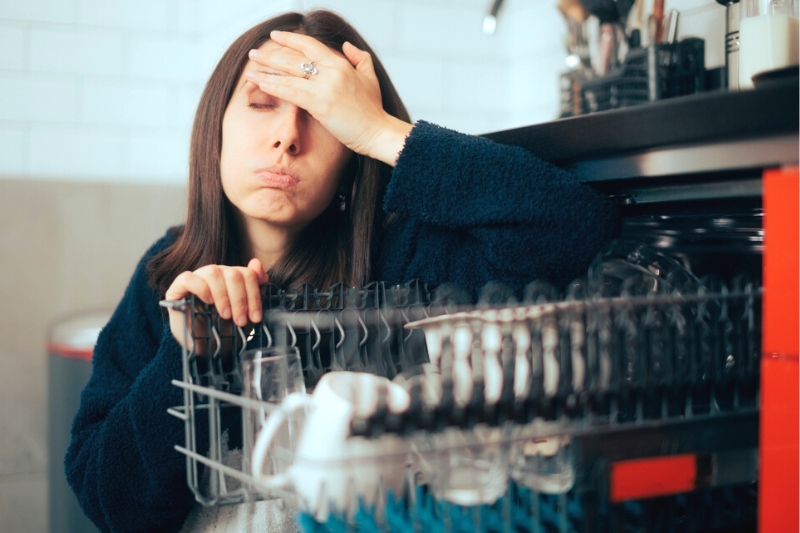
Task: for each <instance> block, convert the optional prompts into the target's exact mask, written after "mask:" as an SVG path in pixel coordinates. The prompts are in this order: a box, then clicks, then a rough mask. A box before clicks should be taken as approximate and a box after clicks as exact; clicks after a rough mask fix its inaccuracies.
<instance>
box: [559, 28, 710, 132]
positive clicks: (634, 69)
mask: <svg viewBox="0 0 800 533" xmlns="http://www.w3.org/2000/svg"><path fill="white" fill-rule="evenodd" d="M704 89H705V41H703V39H698V38H694V37H692V38H687V39H684V40H682V41H679V42H676V43H660V44H655V45H651V46H648V47H645V48H634V49H631V50H630V51H629V52H628V54H627V56H626V58H625V62H624V63H623V64H622V66H621V67H619V68H618V69H616V70H615V71H613V72H611V73H610V74H608V75H606V76H602V77H589V76H586V75H585V74H582V73H581V72H580V71H570V72H566V73H564V74H562V76H561V113H560V116H561V117H562V118H563V117H569V116H576V115H583V114H587V113H595V112H598V111H606V110H609V109H616V108H619V107H630V106H634V105H639V104H643V103H647V102H654V101H656V100H663V99H666V98H673V97H675V96H685V95H688V94H694V93H698V92H702V91H703V90H704Z"/></svg>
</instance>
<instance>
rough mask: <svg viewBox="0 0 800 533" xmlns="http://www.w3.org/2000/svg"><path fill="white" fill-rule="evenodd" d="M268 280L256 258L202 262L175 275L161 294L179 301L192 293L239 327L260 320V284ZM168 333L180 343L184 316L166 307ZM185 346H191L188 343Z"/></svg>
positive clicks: (182, 336) (183, 335) (183, 331)
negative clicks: (242, 264)
mask: <svg viewBox="0 0 800 533" xmlns="http://www.w3.org/2000/svg"><path fill="white" fill-rule="evenodd" d="M268 281H269V276H268V275H267V273H266V272H264V267H263V266H262V264H261V261H260V260H258V259H251V260H250V262H249V263H248V264H247V266H246V267H232V266H225V265H206V266H204V267H201V268H198V269H197V270H195V271H194V272H190V271H186V272H183V273H181V274H180V275H178V277H176V278H175V281H173V282H172V285H170V286H169V288H168V289H167V292H166V294H165V298H166V299H167V300H180V299H181V298H185V297H186V296H188V295H190V294H194V295H195V296H197V297H198V298H200V300H202V301H203V302H204V303H206V304H208V305H213V306H214V307H216V309H217V313H219V316H220V317H221V318H222V319H223V320H226V321H228V320H230V321H232V322H233V324H236V325H237V326H239V327H245V326H247V324H248V323H257V322H260V321H261V318H262V311H261V285H264V284H265V283H267V282H268ZM169 325H170V329H171V330H172V335H173V336H174V337H175V340H177V341H178V343H179V344H181V345H183V339H184V338H185V330H186V315H185V314H184V313H182V312H180V311H176V310H174V309H169ZM188 348H191V346H189V347H188Z"/></svg>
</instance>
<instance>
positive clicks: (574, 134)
mask: <svg viewBox="0 0 800 533" xmlns="http://www.w3.org/2000/svg"><path fill="white" fill-rule="evenodd" d="M799 94H800V91H799V90H798V80H797V79H790V80H784V81H781V82H775V83H772V84H769V85H768V86H765V87H762V88H758V89H754V90H748V91H731V92H728V91H716V92H708V93H700V94H695V95H691V96H682V97H677V98H672V99H668V100H661V101H657V102H652V103H649V104H642V105H638V106H633V107H629V108H624V109H615V110H611V111H604V112H600V113H595V114H590V115H583V116H579V117H570V118H565V119H559V120H554V121H552V122H547V123H543V124H536V125H533V126H525V127H521V128H515V129H511V130H504V131H498V132H493V133H489V134H486V135H485V136H486V137H488V138H490V139H492V140H494V141H497V142H500V143H503V144H510V145H515V146H521V147H523V148H525V149H527V150H530V151H531V152H533V153H535V154H536V155H538V156H539V157H541V158H542V159H545V160H547V161H552V162H554V163H567V162H573V161H579V160H586V159H593V158H597V157H609V156H622V155H625V154H629V153H636V152H641V151H644V150H648V149H653V148H664V147H668V146H676V145H687V144H702V143H704V142H712V141H722V140H726V139H742V138H755V137H764V136H772V135H777V134H785V133H791V132H794V133H795V134H796V133H797V132H798V95H799Z"/></svg>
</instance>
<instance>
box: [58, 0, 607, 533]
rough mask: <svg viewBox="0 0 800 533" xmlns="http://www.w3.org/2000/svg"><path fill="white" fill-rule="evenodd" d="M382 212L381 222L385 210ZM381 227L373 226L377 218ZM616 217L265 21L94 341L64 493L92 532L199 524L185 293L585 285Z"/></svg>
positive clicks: (219, 85)
mask: <svg viewBox="0 0 800 533" xmlns="http://www.w3.org/2000/svg"><path fill="white" fill-rule="evenodd" d="M381 202H383V209H381ZM384 211H385V212H384ZM618 225H619V220H618V216H617V213H616V210H615V208H614V206H613V204H612V203H611V202H610V201H609V200H608V199H607V198H604V197H603V196H601V195H599V194H598V193H596V192H595V191H593V190H592V189H590V188H589V187H586V186H584V185H582V184H580V183H578V182H577V181H576V180H575V179H574V178H573V177H572V176H570V175H569V174H567V173H565V172H563V171H561V170H559V169H558V168H556V167H554V166H552V165H549V164H547V163H545V162H543V161H541V160H540V159H538V158H536V157H534V156H532V155H531V154H530V153H528V152H526V151H524V150H522V149H519V148H512V147H506V146H500V145H497V144H494V143H492V142H490V141H488V140H486V139H482V138H477V137H471V136H467V135H462V134H458V133H456V132H452V131H449V130H446V129H443V128H439V127H437V126H434V125H432V124H428V123H425V122H418V123H416V124H415V125H412V124H411V123H410V122H409V117H408V114H407V112H406V111H405V108H404V107H403V104H402V103H401V101H400V99H399V97H398V95H397V93H396V91H395V90H394V88H393V87H392V84H391V82H390V81H389V78H388V76H387V74H386V72H385V70H384V69H383V67H382V65H381V64H380V62H379V61H378V60H377V59H376V58H375V57H374V54H372V52H371V50H370V48H369V46H368V45H367V44H366V43H365V42H364V41H363V39H362V38H361V37H360V36H359V35H358V33H357V32H356V31H355V30H354V29H353V28H352V27H351V26H349V25H348V24H347V23H346V22H345V21H343V20H342V19H341V18H340V17H338V16H337V15H334V14H332V13H330V12H326V11H315V12H311V13H308V14H306V15H300V14H286V15H282V16H279V17H275V18H273V19H270V20H268V21H266V22H264V23H262V24H259V25H258V26H256V27H254V28H253V29H251V30H249V31H248V32H246V33H245V34H244V35H242V36H241V37H240V38H239V39H237V40H236V42H234V43H233V44H232V45H231V47H230V48H229V49H228V51H227V52H226V53H225V55H224V56H223V57H222V59H221V60H220V62H219V64H218V65H217V67H216V69H215V71H214V73H213V74H212V76H211V78H210V80H209V82H208V84H207V86H206V89H205V91H204V93H203V96H202V98H201V100H200V104H199V106H198V111H197V115H196V118H195V124H194V129H193V133H192V142H191V155H190V178H189V210H188V215H187V221H186V224H185V226H183V227H181V228H177V229H173V230H171V231H169V232H168V233H167V235H165V236H164V237H163V238H162V239H161V240H159V241H158V242H157V243H156V244H155V245H154V246H153V247H152V248H151V249H150V250H149V251H148V252H147V253H146V254H145V256H144V257H143V258H142V260H141V261H140V263H139V265H138V267H137V269H136V271H135V273H134V275H133V278H132V280H131V282H130V285H129V286H128V288H127V290H126V292H125V295H124V297H123V299H122V301H121V302H120V304H119V306H118V308H117V309H116V311H115V313H114V315H113V316H112V318H111V320H110V321H109V323H108V325H107V326H106V327H105V328H104V329H103V331H102V333H101V335H100V337H99V339H98V343H97V346H96V349H95V354H94V370H93V374H92V378H91V380H90V382H89V384H88V385H87V386H86V388H85V390H84V392H83V395H82V398H81V407H80V410H79V412H78V415H77V416H76V418H75V422H74V425H73V431H72V443H71V445H70V448H69V450H68V453H67V457H66V470H67V477H68V479H69V481H70V483H71V485H72V487H73V488H74V490H75V492H76V494H77V495H78V499H79V500H80V502H81V504H82V506H83V508H84V510H85V512H86V514H87V515H88V516H89V517H90V518H91V519H92V520H93V521H94V522H95V523H96V524H97V525H98V527H100V529H102V530H104V531H139V530H142V531H153V530H158V531H177V530H178V529H180V528H181V526H182V524H183V523H184V521H185V520H186V517H187V515H188V513H189V511H190V509H191V508H192V505H193V497H192V494H191V493H190V492H189V490H188V489H187V486H186V472H185V460H184V458H183V456H181V455H180V454H179V453H177V452H175V451H174V445H175V444H180V443H182V442H183V440H184V434H183V424H182V423H181V422H180V421H178V420H176V419H174V418H172V417H170V416H169V415H168V414H167V412H166V410H167V408H168V407H171V406H175V405H178V404H180V403H181V401H182V396H181V391H180V390H179V389H178V388H176V387H173V386H171V385H170V380H172V379H180V378H181V375H182V374H181V349H180V345H179V342H182V340H183V338H184V336H183V323H182V320H181V315H180V314H177V313H173V312H172V311H170V312H169V316H168V317H167V316H164V315H163V312H162V309H161V308H160V307H159V305H158V302H159V300H161V299H163V298H166V299H179V298H182V297H184V296H187V295H189V294H195V295H197V296H198V297H199V298H201V299H202V300H203V301H205V302H206V303H208V304H213V305H214V306H216V308H217V310H218V311H219V313H220V315H221V316H222V317H223V318H225V319H229V320H232V321H233V322H235V323H236V324H237V325H245V324H247V323H248V322H258V321H259V320H261V318H262V314H261V313H262V311H261V301H260V293H259V286H260V285H263V284H264V283H266V282H267V281H269V282H271V283H276V284H278V285H281V286H284V287H289V286H292V285H296V284H299V283H312V284H314V285H315V286H317V287H323V288H324V287H328V286H330V285H332V284H333V283H335V282H339V281H346V282H347V283H349V284H351V285H355V286H363V285H364V284H365V283H366V282H368V281H371V280H384V281H389V282H396V283H400V282H404V281H408V280H410V279H413V278H420V279H422V280H423V281H425V282H427V283H429V284H431V285H438V284H440V283H443V282H447V281H453V282H457V283H459V284H461V285H462V286H465V287H466V288H469V289H472V290H476V289H477V288H479V287H480V286H482V285H483V284H485V283H487V282H488V281H491V280H499V281H503V282H505V283H508V284H510V285H512V286H514V287H516V288H518V289H519V288H521V287H522V286H524V285H525V284H526V283H527V282H529V281H532V280H534V279H546V280H548V281H550V282H553V283H557V284H558V283H564V282H566V281H568V280H570V279H572V278H573V277H575V276H576V275H578V274H580V273H581V272H582V271H583V269H585V267H586V266H587V265H588V263H589V261H590V259H591V257H592V256H593V255H594V254H595V253H596V252H597V250H598V249H599V248H600V247H601V246H602V245H603V244H604V243H605V242H606V241H608V240H609V239H610V238H612V237H613V236H614V234H615V232H616V231H617V228H618Z"/></svg>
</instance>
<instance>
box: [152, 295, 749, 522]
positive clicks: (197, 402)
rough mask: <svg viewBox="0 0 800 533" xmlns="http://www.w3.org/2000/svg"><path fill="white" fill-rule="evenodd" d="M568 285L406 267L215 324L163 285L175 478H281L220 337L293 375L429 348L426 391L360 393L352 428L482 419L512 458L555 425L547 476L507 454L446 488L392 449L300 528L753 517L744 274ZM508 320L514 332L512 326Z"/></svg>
mask: <svg viewBox="0 0 800 533" xmlns="http://www.w3.org/2000/svg"><path fill="white" fill-rule="evenodd" d="M539 289H541V287H539ZM529 292H530V291H529ZM533 292H534V293H535V294H539V295H541V294H547V293H548V291H547V290H544V291H543V290H538V291H533ZM574 296H575V295H574V294H573V295H572V299H565V298H564V297H563V295H560V294H559V295H554V294H552V293H551V294H550V296H549V297H548V298H544V299H539V300H535V301H531V299H530V298H529V299H528V300H527V301H523V302H519V301H517V300H516V299H515V297H514V295H513V293H512V292H511V291H508V290H507V289H505V288H504V287H502V286H490V287H487V288H485V289H484V291H483V295H482V298H481V300H480V301H479V303H478V304H477V305H470V304H468V303H467V302H468V298H467V297H466V296H465V295H464V294H463V293H460V292H459V291H458V290H456V289H455V288H453V287H444V288H440V290H439V291H436V292H432V291H430V290H428V288H427V287H425V286H424V284H421V283H419V282H412V283H409V284H406V285H400V286H388V285H386V284H384V283H373V284H371V285H369V286H367V287H365V288H364V289H362V290H356V289H354V288H352V287H347V286H345V285H337V286H335V287H333V288H331V289H329V290H328V291H324V292H322V291H317V290H316V289H314V288H313V287H311V286H303V287H301V288H299V289H296V290H292V291H283V290H280V289H278V288H277V287H274V286H268V287H267V289H266V291H265V296H264V305H265V309H266V310H267V312H266V313H265V317H264V320H263V322H262V323H261V324H257V325H255V326H254V327H251V328H245V329H243V328H236V327H234V328H231V327H226V325H225V324H224V323H223V322H222V321H221V320H220V318H219V316H218V315H217V314H216V312H215V311H214V310H213V309H212V308H209V307H208V306H206V305H205V304H203V303H202V302H199V301H195V300H193V299H188V300H184V301H180V302H169V303H166V304H167V305H171V306H173V307H175V308H178V309H182V310H183V311H184V312H186V313H187V319H188V320H189V323H190V324H192V325H193V329H191V330H189V331H187V339H186V342H185V343H184V345H185V346H191V347H192V349H191V350H187V349H184V378H183V380H182V381H175V382H173V383H174V385H176V386H178V387H181V388H182V389H183V391H184V405H182V406H177V407H175V408H174V409H171V410H170V412H171V414H173V415H175V416H177V417H179V418H181V419H182V420H184V422H185V427H186V445H185V446H176V449H178V450H179V451H180V452H181V453H183V454H184V455H186V461H187V481H188V484H189V486H190V488H191V490H192V491H193V492H194V494H195V496H196V498H197V500H198V501H199V502H200V503H202V504H203V505H207V506H210V505H226V504H238V503H243V502H251V501H255V500H260V499H264V498H273V497H281V498H289V499H296V497H297V495H296V494H294V493H293V492H292V491H291V490H289V491H280V490H279V491H276V490H266V489H265V487H264V486H263V484H262V483H260V481H259V480H258V479H256V478H255V477H253V476H252V475H251V473H250V471H249V463H250V461H249V454H250V453H252V450H251V445H250V444H249V443H248V442H247V441H246V439H242V438H241V427H242V426H241V424H242V423H243V422H242V417H243V413H246V411H247V410H253V409H256V410H263V411H266V412H269V411H270V410H271V409H275V408H276V407H275V406H274V405H269V404H265V403H263V402H257V401H254V400H250V399H247V398H244V397H242V395H241V392H242V383H243V379H242V375H241V368H240V366H239V358H238V356H239V355H240V354H241V353H242V352H243V351H245V350H246V349H249V348H256V347H270V346H286V347H294V348H295V349H297V350H298V351H299V353H300V355H301V360H302V363H303V370H304V376H305V379H306V383H307V386H308V387H309V388H313V386H314V385H315V384H316V382H317V381H318V380H319V378H320V377H321V376H322V375H323V374H324V373H326V372H328V371H331V370H355V371H366V372H371V373H374V374H378V375H383V376H386V377H388V378H390V379H392V378H395V379H396V380H397V379H401V378H402V376H403V375H404V373H407V372H409V371H413V369H418V368H420V365H423V364H425V363H429V354H430V353H431V352H435V355H436V359H437V363H438V364H437V365H435V366H436V368H437V369H438V370H439V371H440V373H441V375H442V387H441V393H440V396H439V397H438V398H437V401H436V402H435V403H434V404H431V403H429V402H427V403H426V402H423V401H421V400H420V398H422V396H423V395H422V391H421V390H420V388H419V386H418V385H412V386H411V388H410V394H411V398H412V402H411V405H410V407H409V408H408V409H407V410H406V411H405V412H403V413H400V414H398V413H392V412H390V411H389V410H388V409H387V408H386V406H385V404H379V405H378V409H377V410H376V411H375V413H374V414H372V415H371V416H369V417H363V418H357V419H355V420H353V423H352V428H351V429H352V433H353V434H354V435H355V436H356V438H366V439H370V438H381V437H382V436H383V435H387V434H394V435H396V436H397V437H398V438H401V439H409V440H411V441H413V442H415V443H416V444H417V445H418V447H417V450H418V452H419V454H420V455H421V456H423V458H427V459H430V458H434V459H435V458H438V457H439V456H440V455H441V454H444V453H447V452H448V451H449V449H448V447H447V445H442V444H440V443H437V441H436V440H435V439H433V438H432V437H433V436H436V435H438V434H441V433H442V432H446V431H460V432H465V433H471V432H474V431H476V428H477V429H480V428H496V429H497V431H496V432H495V433H494V435H495V437H494V439H493V440H492V441H491V442H490V443H486V442H484V443H482V444H481V445H482V446H489V445H493V446H499V447H501V448H502V449H503V450H504V453H508V454H510V455H513V454H514V453H516V457H517V459H519V457H520V453H519V450H520V449H524V448H525V445H526V444H529V443H531V442H538V443H541V442H545V443H546V442H551V443H552V442H556V443H557V448H558V452H557V453H561V452H562V451H565V453H568V454H569V465H568V466H569V468H570V469H571V472H572V474H573V475H572V478H571V479H570V480H569V483H568V484H567V485H566V486H563V487H561V488H560V489H559V490H556V491H554V492H552V491H551V492H552V493H548V491H547V490H540V489H539V488H535V487H534V488H532V487H530V486H526V485H525V483H524V481H521V479H522V478H518V477H514V476H513V475H512V474H513V468H512V467H511V465H509V470H508V472H509V474H508V476H507V490H506V491H505V494H504V496H503V497H501V498H500V499H499V500H497V502H495V503H494V504H484V505H478V506H463V505H455V504H452V503H447V502H445V501H442V499H441V498H437V497H435V494H434V492H435V491H433V490H430V488H431V486H435V484H436V479H435V478H436V473H435V472H433V473H431V472H428V473H427V474H425V473H420V472H419V471H418V470H417V469H415V468H411V469H410V470H409V472H408V476H407V482H406V484H405V486H404V489H403V491H402V493H400V494H384V495H378V498H377V499H376V500H375V502H377V503H374V502H373V504H372V506H370V505H364V504H362V505H361V506H360V507H359V508H358V512H357V513H356V514H355V515H353V514H349V515H348V514H346V513H345V514H343V515H335V514H332V515H330V517H329V518H328V522H327V523H320V522H318V521H317V520H315V518H314V516H312V515H311V514H301V515H300V516H299V520H298V522H299V524H300V525H301V526H302V528H303V530H304V531H306V533H308V532H310V531H320V532H322V531H341V530H346V529H347V528H348V527H350V528H352V527H353V521H355V522H356V523H357V524H358V527H360V528H361V529H363V530H375V531H380V530H392V531H401V530H407V529H406V528H410V529H413V530H419V529H423V528H433V529H434V530H437V531H470V530H474V531H559V532H568V531H570V532H571V531H705V530H713V529H714V528H717V529H733V528H738V527H741V526H742V524H744V525H749V524H751V523H755V493H756V489H755V480H756V478H757V468H758V465H757V446H758V405H759V355H760V334H761V332H760V324H761V321H760V312H761V304H760V300H761V290H760V289H759V288H758V287H756V286H755V285H754V284H753V283H750V282H747V281H746V280H744V279H738V280H736V281H735V282H734V283H733V284H732V286H731V287H730V288H729V287H726V286H724V285H722V284H719V283H716V282H713V281H712V282H707V283H706V284H703V285H700V286H699V287H697V290H696V291H693V292H691V293H685V292H684V293H680V292H660V291H659V292H654V293H647V294H623V295H621V296H616V297H605V296H598V295H593V294H583V295H582V297H581V298H577V299H576V298H574ZM198 324H199V325H200V327H195V326H197V325H198ZM415 325H416V326H418V327H413V326H415ZM408 326H412V327H408ZM431 328H433V330H432V329H431ZM436 328H438V329H436ZM487 328H488V329H489V330H491V332H493V334H496V335H499V343H497V349H492V350H487V349H486V345H485V344H484V341H485V337H484V335H485V334H486V331H487ZM458 329H460V330H461V331H462V332H463V331H468V332H469V335H470V338H471V342H470V343H469V348H468V350H466V352H465V350H464V349H463V347H462V348H461V353H462V361H461V364H463V363H464V361H463V355H464V353H466V356H467V360H466V361H467V367H466V368H467V369H468V371H469V376H470V380H469V381H470V383H469V387H468V393H467V394H466V395H465V394H464V392H463V385H464V383H463V381H462V382H461V383H459V381H458V379H456V378H455V377H456V376H458V375H459V374H458V373H454V372H453V368H454V365H456V366H457V365H458V364H459V363H458V361H457V359H458V357H457V354H456V352H458V351H459V347H458V346H457V344H458V343H457V342H456V338H457V337H455V336H454V335H453V333H454V332H455V331H456V330H458ZM521 330H524V331H525V332H526V334H525V337H526V338H527V339H528V341H524V340H520V336H519V333H520V331H521ZM201 331H202V332H203V334H201ZM431 331H433V332H434V334H431ZM431 339H434V341H433V344H432V341H431ZM436 339H440V340H438V341H436ZM207 354H210V355H207ZM520 354H522V357H523V358H524V359H526V360H527V364H528V365H529V368H530V370H529V371H528V373H527V374H526V376H527V379H526V381H527V387H523V388H522V389H520V388H519V387H518V386H515V383H516V382H517V381H519V380H518V379H517V376H516V373H517V372H518V367H519V360H520V359H519V358H520ZM488 360H491V364H489V363H488V362H487V361H488ZM487 365H489V366H491V365H494V367H496V368H499V369H500V374H499V375H500V376H502V377H501V382H502V387H501V390H502V392H501V393H500V394H499V396H497V397H495V398H493V399H492V401H487V382H486V381H487V375H488V374H487V373H486V372H485V369H487V368H489V366H487ZM461 375H462V376H463V373H462V374H461ZM398 376H399V378H398ZM459 387H461V388H462V389H461V392H459V390H460V389H459ZM420 443H423V444H422V445H420ZM237 446H241V447H242V459H241V460H238V461H237V462H235V463H233V464H231V463H230V461H227V460H226V450H227V449H229V448H232V447H234V448H235V447H237ZM514 450H516V452H514ZM537 453H538V452H537ZM523 455H524V454H523ZM523 459H524V458H523ZM380 460H381V458H380V457H365V458H363V461H380ZM510 461H511V460H510ZM665 472H666V475H665ZM426 476H427V477H426ZM681 476H683V477H681ZM675 477H679V478H681V479H680V482H679V483H677V484H676V483H675V482H674V478H675ZM669 480H673V481H672V482H670V481H669ZM665 481H666V485H664V483H665ZM337 528H338V529H337Z"/></svg>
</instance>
